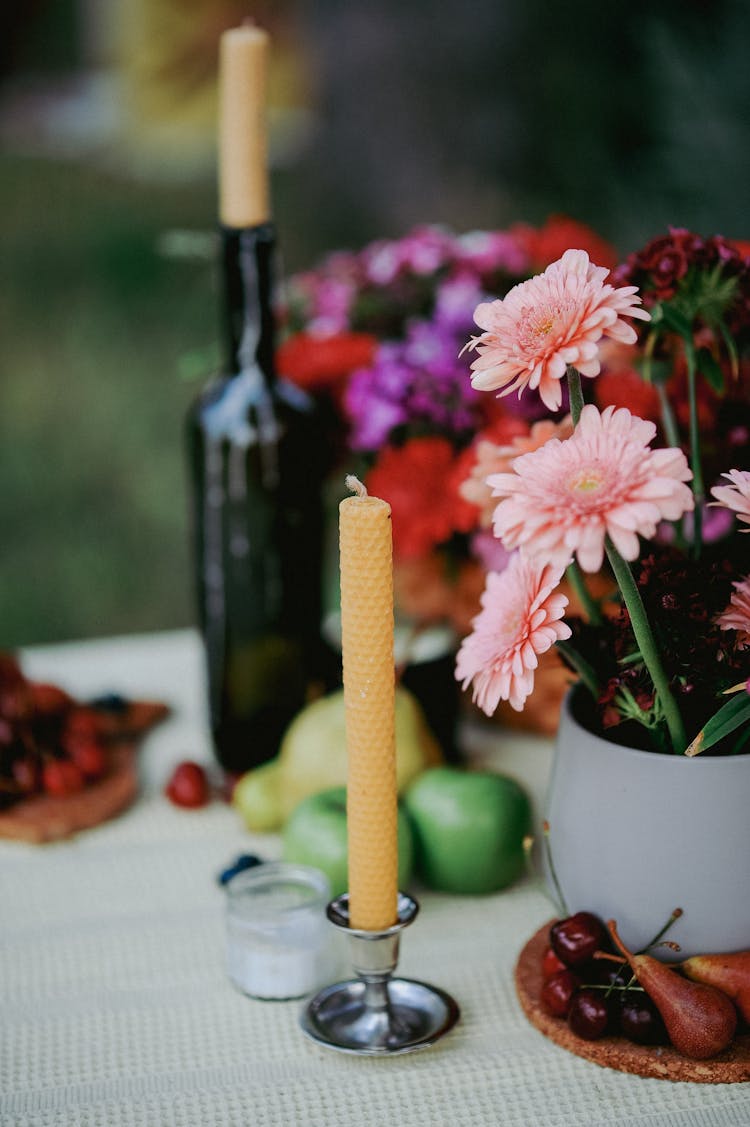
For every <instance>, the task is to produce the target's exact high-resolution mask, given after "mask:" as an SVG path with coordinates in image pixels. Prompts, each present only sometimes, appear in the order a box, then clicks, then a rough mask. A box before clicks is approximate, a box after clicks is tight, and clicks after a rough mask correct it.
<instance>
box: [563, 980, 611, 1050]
mask: <svg viewBox="0 0 750 1127" xmlns="http://www.w3.org/2000/svg"><path fill="white" fill-rule="evenodd" d="M608 1025H609V1007H608V1005H607V1002H606V1000H605V998H604V991H603V990H589V989H588V988H586V987H584V988H583V990H579V991H578V993H577V994H575V995H574V997H573V1000H572V1002H571V1003H570V1012H569V1013H568V1026H569V1027H570V1029H571V1030H572V1032H573V1033H575V1034H576V1035H577V1036H578V1037H583V1039H584V1041H596V1040H597V1038H599V1037H602V1036H603V1035H604V1033H605V1032H606V1029H607V1026H608Z"/></svg>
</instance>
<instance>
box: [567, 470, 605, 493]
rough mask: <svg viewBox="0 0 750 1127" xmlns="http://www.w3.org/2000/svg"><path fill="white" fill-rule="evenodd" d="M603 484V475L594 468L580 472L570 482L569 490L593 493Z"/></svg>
mask: <svg viewBox="0 0 750 1127" xmlns="http://www.w3.org/2000/svg"><path fill="white" fill-rule="evenodd" d="M601 484H602V475H601V473H599V472H598V471H597V470H596V469H594V468H593V467H592V466H589V467H587V468H586V469H584V470H580V471H579V472H578V473H577V474H575V476H574V477H572V478H571V479H570V480H569V482H568V488H569V489H570V490H572V491H573V492H575V493H593V491H594V490H595V489H599V487H600V486H601Z"/></svg>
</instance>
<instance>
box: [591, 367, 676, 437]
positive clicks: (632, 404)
mask: <svg viewBox="0 0 750 1127" xmlns="http://www.w3.org/2000/svg"><path fill="white" fill-rule="evenodd" d="M594 398H595V399H596V403H597V406H598V407H599V410H600V411H603V410H604V408H605V407H627V408H628V410H629V411H630V412H631V413H632V414H633V415H638V416H640V418H642V419H651V421H652V422H655V423H656V422H658V421H659V419H660V417H661V409H660V406H659V393H658V391H657V390H656V388H655V387H654V385H653V384H650V383H646V381H645V380H644V379H642V378H641V377H640V376H639V375H638V373H637V372H636V371H635V370H634V369H633V368H621V369H619V370H618V371H611V372H610V371H608V372H604V373H603V374H602V375H601V376H599V379H598V380H597V381H596V383H595V384H594Z"/></svg>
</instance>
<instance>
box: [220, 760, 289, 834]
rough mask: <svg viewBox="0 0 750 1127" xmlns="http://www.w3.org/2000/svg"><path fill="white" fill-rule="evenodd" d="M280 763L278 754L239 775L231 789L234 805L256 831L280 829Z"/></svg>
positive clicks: (263, 831)
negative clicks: (274, 757)
mask: <svg viewBox="0 0 750 1127" xmlns="http://www.w3.org/2000/svg"><path fill="white" fill-rule="evenodd" d="M280 767H281V764H280V762H279V758H278V756H277V757H276V759H271V760H270V762H268V763H263V764H262V765H261V766H260V767H254V768H253V769H252V771H246V772H245V774H244V775H242V776H240V778H239V779H238V780H237V782H236V783H235V785H234V789H233V790H232V806H233V807H234V808H235V810H237V811H238V813H239V815H240V817H241V818H242V821H243V822H244V823H245V826H246V827H247V829H249V830H251V831H252V832H253V833H260V834H263V833H273V832H274V830H278V829H280V828H281V770H280Z"/></svg>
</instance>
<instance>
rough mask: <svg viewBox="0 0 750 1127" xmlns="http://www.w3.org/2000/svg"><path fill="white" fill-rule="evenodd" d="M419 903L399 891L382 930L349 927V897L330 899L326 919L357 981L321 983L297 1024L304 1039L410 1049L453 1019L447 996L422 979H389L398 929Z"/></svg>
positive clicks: (368, 1049) (429, 1041) (390, 1050)
mask: <svg viewBox="0 0 750 1127" xmlns="http://www.w3.org/2000/svg"><path fill="white" fill-rule="evenodd" d="M418 911H419V905H418V904H417V901H416V900H414V899H413V898H412V897H411V896H407V895H405V894H404V893H403V892H399V894H398V921H397V923H395V924H394V925H393V927H389V928H387V929H386V930H385V931H361V930H358V929H357V928H352V927H350V926H349V896H348V894H347V893H345V894H344V895H343V896H339V897H337V898H336V899H335V900H332V901H331V902H330V903H329V905H328V907H327V909H326V912H327V915H328V919H329V920H330V921H331V923H332V924H333V925H334V927H336V928H338V929H339V930H340V931H341V932H342V933H344V934H346V936H347V937H348V939H349V944H350V947H351V953H352V965H353V968H354V971H355V974H356V975H357V977H356V979H352V980H350V981H346V982H336V983H334V984H333V985H331V986H327V987H325V988H324V989H323V990H321V991H320V992H319V993H318V994H316V995H315V997H314V998H312V999H311V1001H310V1002H308V1004H307V1005H306V1006H305V1008H304V1009H303V1011H302V1014H301V1016H300V1025H301V1026H302V1029H303V1031H304V1032H305V1033H306V1034H307V1036H308V1037H311V1038H312V1039H313V1040H314V1041H317V1042H318V1044H320V1045H325V1046H326V1047H327V1048H330V1049H337V1050H339V1052H343V1053H357V1054H362V1055H367V1056H389V1055H391V1054H394V1053H411V1052H414V1051H415V1050H416V1049H423V1048H426V1047H427V1046H428V1045H433V1044H434V1043H435V1042H436V1041H438V1040H439V1039H440V1038H441V1037H443V1036H444V1035H445V1034H446V1033H448V1031H449V1030H450V1029H452V1028H453V1026H454V1025H455V1024H456V1022H457V1021H458V1018H459V1016H460V1010H459V1008H458V1005H457V1004H456V1002H455V1001H454V999H453V998H452V997H451V996H450V994H446V993H445V991H444V990H440V989H438V988H437V987H436V986H430V985H428V984H427V983H426V982H418V981H416V980H415V979H410V978H394V977H393V972H394V971H395V969H396V967H397V965H398V955H399V943H400V939H401V932H402V931H403V929H404V928H405V927H408V925H409V924H410V923H412V921H413V920H414V918H415V916H416V915H417V912H418Z"/></svg>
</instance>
